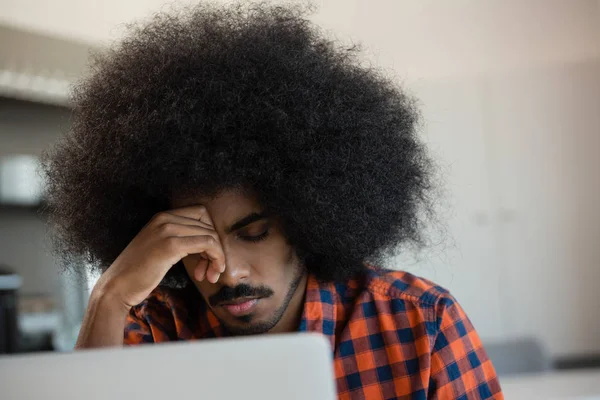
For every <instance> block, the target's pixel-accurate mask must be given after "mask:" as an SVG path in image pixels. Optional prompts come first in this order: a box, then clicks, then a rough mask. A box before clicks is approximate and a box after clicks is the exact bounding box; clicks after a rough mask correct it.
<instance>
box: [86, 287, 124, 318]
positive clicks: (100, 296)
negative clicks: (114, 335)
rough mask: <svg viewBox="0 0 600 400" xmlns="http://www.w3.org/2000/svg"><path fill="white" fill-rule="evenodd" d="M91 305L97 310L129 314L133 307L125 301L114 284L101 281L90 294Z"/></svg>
mask: <svg viewBox="0 0 600 400" xmlns="http://www.w3.org/2000/svg"><path fill="white" fill-rule="evenodd" d="M89 304H90V305H93V306H94V307H95V308H99V309H106V310H110V311H111V312H121V313H123V314H127V313H129V310H131V306H130V305H129V304H127V303H126V302H125V301H123V299H122V296H121V295H120V294H119V291H118V289H117V287H116V285H114V284H110V283H105V282H103V281H102V279H100V280H99V281H98V282H97V283H96V285H95V286H94V288H93V289H92V293H91V294H90V299H89Z"/></svg>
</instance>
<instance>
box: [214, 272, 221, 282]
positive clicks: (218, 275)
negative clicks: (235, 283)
mask: <svg viewBox="0 0 600 400" xmlns="http://www.w3.org/2000/svg"><path fill="white" fill-rule="evenodd" d="M215 276H216V278H215V280H214V282H213V283H217V282H218V281H219V278H220V277H221V274H217V275H215Z"/></svg>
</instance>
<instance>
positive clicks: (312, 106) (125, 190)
mask: <svg viewBox="0 0 600 400" xmlns="http://www.w3.org/2000/svg"><path fill="white" fill-rule="evenodd" d="M307 12H312V9H311V7H310V6H309V7H306V6H298V5H296V6H289V5H288V6H278V5H272V4H265V3H261V4H253V5H248V4H234V5H229V6H224V5H210V4H208V5H207V4H201V5H198V6H195V7H193V8H187V9H185V10H183V11H182V10H179V11H178V12H173V11H170V12H166V13H162V14H158V15H156V16H154V17H153V18H152V19H151V20H150V21H146V23H144V24H142V25H132V26H130V28H129V31H128V32H129V33H128V35H127V37H126V38H125V39H124V40H123V41H122V42H120V43H119V44H118V45H116V46H115V47H114V48H112V49H110V50H107V51H105V52H104V53H102V54H99V55H98V54H97V55H95V57H94V62H93V63H92V65H91V73H90V74H89V76H88V77H86V78H85V79H84V80H82V81H81V82H79V83H78V85H77V86H76V87H75V89H74V92H73V105H74V112H73V124H72V127H71V129H70V131H69V132H68V133H67V134H66V135H65V136H64V137H63V138H62V140H61V141H59V142H58V143H57V144H56V145H55V146H54V147H53V148H51V149H50V150H48V151H47V152H46V153H45V155H44V157H43V159H42V165H43V171H44V173H45V178H46V181H47V192H46V196H47V204H48V206H47V209H46V211H47V213H48V216H49V221H50V225H51V227H52V228H53V231H54V235H53V236H54V239H55V240H56V241H57V244H58V247H57V252H58V253H59V255H60V256H61V258H63V259H64V260H65V261H66V262H67V263H68V262H69V261H67V260H70V261H71V262H72V260H81V259H82V257H83V258H85V259H86V260H87V261H88V262H89V263H90V264H91V265H92V266H93V267H94V268H99V269H100V271H102V270H104V269H106V268H107V267H108V266H109V265H110V264H111V263H112V262H113V261H114V260H115V258H116V257H117V256H118V255H119V253H120V252H121V251H122V250H123V249H124V248H125V247H126V246H127V244H128V243H129V242H130V241H131V240H132V238H133V237H134V236H135V235H136V234H137V233H138V231H139V230H140V229H141V228H142V227H143V226H144V225H145V224H146V223H147V221H148V220H149V219H150V218H151V217H152V216H153V215H154V214H156V213H157V212H159V211H161V210H165V209H168V208H169V204H170V199H171V196H172V195H173V193H178V194H181V193H192V192H193V193H202V194H203V195H206V196H211V195H215V194H218V193H219V191H221V190H223V189H227V188H231V187H243V188H249V189H251V190H252V191H253V192H254V193H255V194H256V195H257V197H258V199H259V201H260V204H261V205H263V206H264V208H265V210H268V212H269V213H272V214H274V215H277V216H278V217H280V220H281V221H282V224H283V226H282V229H283V232H284V234H285V236H286V238H287V240H288V242H289V243H290V244H291V245H292V246H294V248H295V250H296V252H297V254H298V255H299V256H300V257H301V259H302V260H303V262H304V263H305V265H306V267H307V268H308V270H309V271H310V272H312V273H313V274H315V276H316V277H317V278H318V279H321V280H323V281H341V280H344V279H348V278H349V277H351V276H354V275H355V274H357V273H360V272H361V271H364V269H365V263H366V262H370V263H379V262H380V261H381V260H383V259H384V257H386V255H389V254H391V253H390V252H391V251H394V249H395V251H397V250H398V248H399V246H400V247H402V248H404V246H403V245H405V244H409V243H410V244H421V243H422V239H423V238H422V233H421V232H422V229H421V228H422V226H421V225H422V222H423V221H424V219H423V218H422V217H423V215H426V214H423V212H422V211H423V210H430V209H431V207H430V206H428V204H430V201H429V199H430V197H431V196H430V195H429V192H430V189H431V188H432V184H431V182H432V179H431V178H432V164H431V160H430V158H429V157H428V155H427V152H426V150H425V148H424V145H423V144H422V142H421V141H420V139H419V137H418V135H417V127H418V121H419V118H418V117H419V113H418V111H417V108H416V107H415V102H414V100H413V99H412V98H411V97H410V96H408V95H407V94H406V93H405V92H404V91H403V90H402V89H401V88H400V87H398V86H397V85H396V84H395V83H394V82H393V81H392V80H391V79H390V78H387V77H386V76H385V75H384V74H383V73H382V72H381V71H379V70H377V69H374V68H373V67H371V66H365V64H364V63H361V62H360V61H359V57H358V56H359V54H360V52H359V48H358V47H357V46H354V45H353V46H343V45H341V44H339V43H338V42H336V41H334V40H331V39H327V38H326V36H325V35H324V34H323V32H322V31H321V30H319V28H317V27H315V26H314V25H313V24H312V23H311V22H309V20H308V19H307V17H306V14H307ZM424 206H425V207H424ZM79 264H81V262H79ZM187 279H189V278H187V276H185V271H183V270H182V268H180V267H176V268H173V269H171V271H170V272H169V273H168V274H167V276H166V277H165V279H164V280H163V282H162V283H161V284H162V285H167V286H181V285H185V284H186V280H187Z"/></svg>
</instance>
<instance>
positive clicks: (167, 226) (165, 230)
mask: <svg viewBox="0 0 600 400" xmlns="http://www.w3.org/2000/svg"><path fill="white" fill-rule="evenodd" d="M174 230H175V225H174V224H172V223H169V222H164V223H162V224H160V225H159V226H158V228H157V231H158V234H159V235H164V236H169V235H170V234H172V233H174Z"/></svg>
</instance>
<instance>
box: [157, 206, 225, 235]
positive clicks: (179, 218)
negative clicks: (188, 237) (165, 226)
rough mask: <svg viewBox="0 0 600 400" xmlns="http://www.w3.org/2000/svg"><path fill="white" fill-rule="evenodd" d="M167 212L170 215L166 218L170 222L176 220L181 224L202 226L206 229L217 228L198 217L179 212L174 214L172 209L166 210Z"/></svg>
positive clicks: (175, 221)
mask: <svg viewBox="0 0 600 400" xmlns="http://www.w3.org/2000/svg"><path fill="white" fill-rule="evenodd" d="M165 214H169V217H168V218H165V220H168V222H174V223H177V224H181V225H192V226H200V227H203V228H206V229H211V230H213V231H214V230H215V227H214V226H213V225H210V224H207V223H206V222H204V221H199V220H197V219H193V218H188V217H182V216H180V215H177V214H172V213H171V212H170V211H165Z"/></svg>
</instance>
